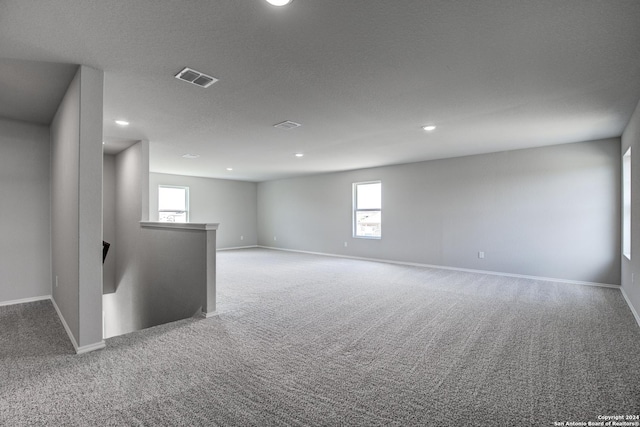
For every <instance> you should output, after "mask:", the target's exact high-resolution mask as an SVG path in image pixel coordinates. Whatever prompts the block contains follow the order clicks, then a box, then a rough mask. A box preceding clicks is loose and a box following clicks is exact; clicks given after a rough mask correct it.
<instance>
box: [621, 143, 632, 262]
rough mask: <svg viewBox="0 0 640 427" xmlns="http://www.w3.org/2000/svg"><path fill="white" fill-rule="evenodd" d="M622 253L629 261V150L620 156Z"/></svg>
mask: <svg viewBox="0 0 640 427" xmlns="http://www.w3.org/2000/svg"><path fill="white" fill-rule="evenodd" d="M622 253H623V254H624V256H626V257H627V258H629V259H631V148H629V149H628V150H627V152H626V153H624V156H622Z"/></svg>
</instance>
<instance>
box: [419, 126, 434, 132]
mask: <svg viewBox="0 0 640 427" xmlns="http://www.w3.org/2000/svg"><path fill="white" fill-rule="evenodd" d="M435 128H436V127H435V125H427V126H422V129H424V130H426V131H427V132H431V131H432V130H434V129H435Z"/></svg>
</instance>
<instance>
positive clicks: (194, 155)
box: [182, 153, 200, 159]
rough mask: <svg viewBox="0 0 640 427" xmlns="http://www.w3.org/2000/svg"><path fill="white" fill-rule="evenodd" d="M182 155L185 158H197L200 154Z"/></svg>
mask: <svg viewBox="0 0 640 427" xmlns="http://www.w3.org/2000/svg"><path fill="white" fill-rule="evenodd" d="M182 157H184V158H185V159H197V158H198V157H200V154H190V153H187V154H184V155H183V156H182Z"/></svg>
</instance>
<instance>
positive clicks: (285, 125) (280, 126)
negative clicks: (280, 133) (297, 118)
mask: <svg viewBox="0 0 640 427" xmlns="http://www.w3.org/2000/svg"><path fill="white" fill-rule="evenodd" d="M300 126H302V125H301V124H300V123H296V122H292V121H291V120H287V121H285V122H282V123H278V124H276V125H273V127H274V128H278V129H284V130H291V129H295V128H298V127H300Z"/></svg>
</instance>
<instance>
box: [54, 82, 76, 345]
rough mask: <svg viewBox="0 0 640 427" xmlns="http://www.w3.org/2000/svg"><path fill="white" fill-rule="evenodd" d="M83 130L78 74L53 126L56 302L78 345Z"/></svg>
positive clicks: (61, 104)
mask: <svg viewBox="0 0 640 427" xmlns="http://www.w3.org/2000/svg"><path fill="white" fill-rule="evenodd" d="M79 130H80V73H77V74H76V76H75V77H74V79H73V81H72V82H71V84H70V85H69V88H68V89H67V93H66V95H65V96H64V98H63V100H62V102H61V103H60V107H59V108H58V112H57V113H56V115H55V117H54V119H53V122H52V123H51V251H52V257H51V261H52V276H53V278H52V283H53V298H54V300H55V302H56V305H57V306H58V308H59V309H60V311H61V312H62V315H63V317H64V321H65V322H66V323H67V326H68V327H69V329H70V330H71V333H72V334H73V336H74V337H75V340H76V344H77V341H78V337H79V330H80V328H79V314H80V312H79V307H78V303H79V301H78V293H79V284H80V280H79V270H78V252H79V246H78V241H79V235H78V203H79V201H78V198H79V195H78V180H79V163H80V159H79V151H80V150H79V148H78V147H79V146H80V131H79ZM56 278H57V280H56Z"/></svg>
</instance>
